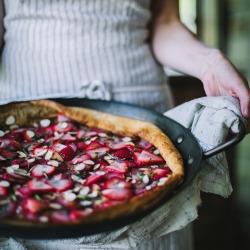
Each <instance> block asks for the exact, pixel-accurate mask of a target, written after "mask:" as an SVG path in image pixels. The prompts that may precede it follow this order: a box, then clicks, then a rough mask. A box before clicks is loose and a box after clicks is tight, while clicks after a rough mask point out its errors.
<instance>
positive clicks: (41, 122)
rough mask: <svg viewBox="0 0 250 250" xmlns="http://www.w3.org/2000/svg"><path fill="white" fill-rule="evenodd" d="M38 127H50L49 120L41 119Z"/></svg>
mask: <svg viewBox="0 0 250 250" xmlns="http://www.w3.org/2000/svg"><path fill="white" fill-rule="evenodd" d="M40 125H41V126H42V127H44V128H45V127H48V126H49V125H50V120H49V119H42V120H41V121H40Z"/></svg>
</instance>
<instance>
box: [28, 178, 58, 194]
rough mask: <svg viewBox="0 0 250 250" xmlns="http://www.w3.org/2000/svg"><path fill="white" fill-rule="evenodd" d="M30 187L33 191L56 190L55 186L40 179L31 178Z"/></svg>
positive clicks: (46, 191)
mask: <svg viewBox="0 0 250 250" xmlns="http://www.w3.org/2000/svg"><path fill="white" fill-rule="evenodd" d="M27 186H28V188H29V189H30V190H31V191H33V192H40V193H48V192H52V191H54V187H52V186H51V185H49V184H47V183H45V182H43V181H38V180H30V181H28V182H27Z"/></svg>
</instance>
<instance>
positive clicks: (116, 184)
mask: <svg viewBox="0 0 250 250" xmlns="http://www.w3.org/2000/svg"><path fill="white" fill-rule="evenodd" d="M103 187H104V188H105V189H110V188H132V187H133V185H132V183H130V182H126V181H123V180H121V179H119V178H117V177H113V178H110V179H108V180H107V181H105V182H104V184H103Z"/></svg>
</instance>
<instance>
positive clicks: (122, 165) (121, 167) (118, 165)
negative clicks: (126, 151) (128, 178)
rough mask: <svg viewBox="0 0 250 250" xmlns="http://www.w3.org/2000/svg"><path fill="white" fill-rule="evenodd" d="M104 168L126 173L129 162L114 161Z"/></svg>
mask: <svg viewBox="0 0 250 250" xmlns="http://www.w3.org/2000/svg"><path fill="white" fill-rule="evenodd" d="M103 169H104V170H106V171H108V172H115V173H120V174H125V173H127V171H128V164H127V163H126V162H114V163H111V164H110V165H108V166H104V167H103Z"/></svg>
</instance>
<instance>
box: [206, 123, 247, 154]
mask: <svg viewBox="0 0 250 250" xmlns="http://www.w3.org/2000/svg"><path fill="white" fill-rule="evenodd" d="M239 121H240V123H239V132H238V133H235V134H234V135H233V136H232V138H230V139H229V140H228V141H226V142H224V143H222V144H220V145H218V146H217V147H215V148H213V149H210V150H208V151H207V152H204V153H203V155H202V157H203V159H207V158H209V157H211V156H213V155H216V154H218V153H220V152H222V151H224V150H226V149H228V148H230V147H232V146H234V145H236V144H237V143H239V142H240V141H241V140H242V139H243V138H244V136H245V135H246V127H245V125H244V123H243V121H242V120H241V119H239Z"/></svg>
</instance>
